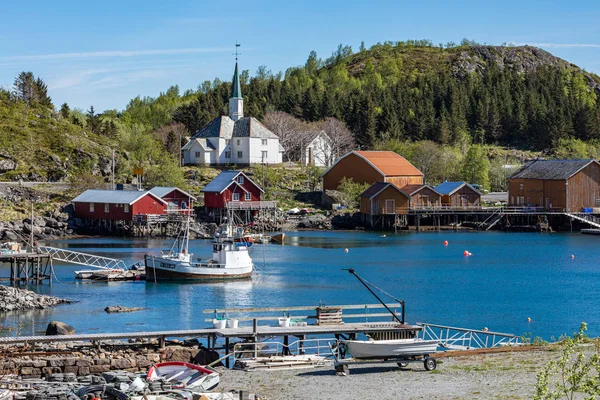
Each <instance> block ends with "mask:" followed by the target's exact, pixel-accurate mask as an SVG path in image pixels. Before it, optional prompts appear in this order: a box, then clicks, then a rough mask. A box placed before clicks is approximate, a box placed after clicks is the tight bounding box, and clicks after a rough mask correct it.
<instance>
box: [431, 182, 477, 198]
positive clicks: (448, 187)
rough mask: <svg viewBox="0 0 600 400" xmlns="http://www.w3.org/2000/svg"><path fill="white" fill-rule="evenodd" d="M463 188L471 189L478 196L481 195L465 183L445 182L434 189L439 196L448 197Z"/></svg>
mask: <svg viewBox="0 0 600 400" xmlns="http://www.w3.org/2000/svg"><path fill="white" fill-rule="evenodd" d="M463 186H468V187H469V188H471V190H473V191H474V192H476V193H478V194H479V195H480V196H481V194H482V193H481V192H480V191H479V190H477V189H475V188H474V187H473V186H471V185H469V184H468V183H467V182H448V181H446V182H444V183H440V184H439V185H437V186H436V187H435V188H434V189H435V190H436V191H437V192H438V193H439V194H441V195H448V196H450V195H452V194H453V193H454V192H456V191H457V190H458V189H460V188H462V187H463Z"/></svg>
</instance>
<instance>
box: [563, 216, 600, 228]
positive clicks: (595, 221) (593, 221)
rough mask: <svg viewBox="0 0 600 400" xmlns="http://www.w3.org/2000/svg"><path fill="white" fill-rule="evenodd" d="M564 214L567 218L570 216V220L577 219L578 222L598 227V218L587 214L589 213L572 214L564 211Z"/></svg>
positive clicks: (599, 226)
mask: <svg viewBox="0 0 600 400" xmlns="http://www.w3.org/2000/svg"><path fill="white" fill-rule="evenodd" d="M565 215H566V216H567V217H569V218H571V219H572V220H573V219H574V220H577V221H579V222H583V223H586V224H588V225H591V226H593V227H594V228H596V229H600V219H598V218H597V217H594V216H593V215H589V214H579V215H578V214H573V213H569V212H566V213H565Z"/></svg>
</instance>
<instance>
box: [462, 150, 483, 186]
mask: <svg viewBox="0 0 600 400" xmlns="http://www.w3.org/2000/svg"><path fill="white" fill-rule="evenodd" d="M461 172H462V178H463V179H464V180H465V181H467V182H468V183H476V184H478V185H479V186H480V187H482V188H489V187H490V179H489V173H490V160H489V159H488V156H487V150H486V148H485V147H484V146H482V145H479V144H474V145H471V147H469V151H467V155H466V156H465V159H464V161H463V165H462V170H461Z"/></svg>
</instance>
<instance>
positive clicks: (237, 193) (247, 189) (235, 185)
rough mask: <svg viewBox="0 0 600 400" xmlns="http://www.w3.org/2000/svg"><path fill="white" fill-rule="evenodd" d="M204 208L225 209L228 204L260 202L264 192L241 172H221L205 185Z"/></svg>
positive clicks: (203, 190)
mask: <svg viewBox="0 0 600 400" xmlns="http://www.w3.org/2000/svg"><path fill="white" fill-rule="evenodd" d="M202 192H203V193H204V206H205V207H207V208H221V209H222V208H225V206H226V205H227V203H229V202H239V203H244V202H251V201H260V196H261V195H262V194H263V193H264V191H263V190H262V189H261V188H260V187H259V186H258V185H257V184H256V183H254V181H252V179H250V178H248V176H247V175H246V174H244V173H243V172H241V171H223V172H221V173H220V174H219V175H218V176H217V177H216V178H215V179H213V180H212V181H210V182H209V183H208V185H206V186H205V187H204V188H203V189H202Z"/></svg>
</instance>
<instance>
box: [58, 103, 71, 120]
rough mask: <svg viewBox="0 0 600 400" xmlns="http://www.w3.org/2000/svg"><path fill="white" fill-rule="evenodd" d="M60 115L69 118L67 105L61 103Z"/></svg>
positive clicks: (69, 112)
mask: <svg viewBox="0 0 600 400" xmlns="http://www.w3.org/2000/svg"><path fill="white" fill-rule="evenodd" d="M60 115H61V116H62V117H63V118H69V116H70V115H71V109H70V108H69V105H68V104H67V103H62V105H61V106H60Z"/></svg>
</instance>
